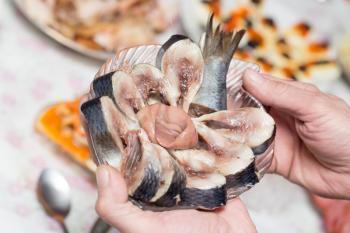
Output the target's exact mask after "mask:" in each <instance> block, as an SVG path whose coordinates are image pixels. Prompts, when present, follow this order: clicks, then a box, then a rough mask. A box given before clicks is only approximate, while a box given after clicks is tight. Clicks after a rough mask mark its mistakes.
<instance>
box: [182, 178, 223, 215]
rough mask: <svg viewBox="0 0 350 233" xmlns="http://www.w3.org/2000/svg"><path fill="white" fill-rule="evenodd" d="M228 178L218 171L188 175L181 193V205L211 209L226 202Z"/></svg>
mask: <svg viewBox="0 0 350 233" xmlns="http://www.w3.org/2000/svg"><path fill="white" fill-rule="evenodd" d="M225 184H226V179H225V177H224V176H223V175H221V174H218V173H208V174H205V175H203V176H191V175H189V174H188V175H187V184H186V188H184V189H183V190H182V192H181V194H180V197H181V202H180V203H179V205H180V206H186V207H194V208H200V209H206V210H211V209H215V208H218V207H219V206H223V205H225V204H226V201H227V196H226V188H225Z"/></svg>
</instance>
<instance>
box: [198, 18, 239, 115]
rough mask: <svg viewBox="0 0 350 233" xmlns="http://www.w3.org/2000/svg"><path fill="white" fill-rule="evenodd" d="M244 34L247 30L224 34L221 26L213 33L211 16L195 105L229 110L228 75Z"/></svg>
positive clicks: (217, 109)
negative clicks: (200, 83)
mask: <svg viewBox="0 0 350 233" xmlns="http://www.w3.org/2000/svg"><path fill="white" fill-rule="evenodd" d="M244 33H245V30H240V31H238V32H237V33H235V32H223V31H222V29H221V25H220V24H219V25H218V26H217V27H216V29H215V31H213V15H211V17H210V19H209V21H208V24H207V30H206V34H205V42H204V48H203V57H204V73H203V81H202V85H201V87H200V89H199V91H198V93H197V95H196V97H195V101H194V102H193V103H195V104H199V105H203V106H206V107H209V108H211V109H214V110H216V111H219V110H224V109H227V93H226V75H227V72H228V68H229V66H230V62H231V59H232V57H233V54H234V52H235V50H236V49H237V47H238V44H239V42H240V40H241V39H242V37H243V35H244Z"/></svg>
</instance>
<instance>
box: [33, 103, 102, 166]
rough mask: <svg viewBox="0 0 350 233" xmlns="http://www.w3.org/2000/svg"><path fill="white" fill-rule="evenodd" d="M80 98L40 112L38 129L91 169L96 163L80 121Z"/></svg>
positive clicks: (37, 123) (74, 158)
mask: <svg viewBox="0 0 350 233" xmlns="http://www.w3.org/2000/svg"><path fill="white" fill-rule="evenodd" d="M79 105H80V99H76V100H74V101H72V102H64V103H57V104H54V105H52V106H49V107H48V108H46V109H44V111H43V112H42V113H41V114H40V116H39V118H38V119H37V122H36V125H35V127H36V129H37V130H38V131H39V132H40V133H42V134H43V135H45V136H46V137H47V138H48V139H50V140H51V141H52V142H54V143H55V144H56V145H57V146H58V147H59V148H60V149H61V150H63V151H64V152H66V153H67V155H69V156H70V157H71V158H72V159H73V160H75V161H76V162H78V163H79V164H80V165H82V166H83V167H86V168H88V169H89V170H91V171H94V170H95V169H96V165H95V164H94V163H93V161H92V160H91V159H90V152H89V148H88V144H87V140H86V135H85V132H84V130H83V128H82V124H81V122H80V113H79Z"/></svg>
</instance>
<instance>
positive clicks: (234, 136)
mask: <svg viewBox="0 0 350 233" xmlns="http://www.w3.org/2000/svg"><path fill="white" fill-rule="evenodd" d="M198 120H199V121H202V122H204V123H205V124H206V125H207V126H209V127H210V128H213V129H216V130H217V131H218V132H219V133H220V134H221V135H223V136H225V137H226V138H228V139H230V140H231V141H234V142H240V143H243V144H246V145H248V146H249V147H252V148H255V147H258V146H260V145H262V144H263V143H264V142H266V141H267V140H268V139H270V138H271V137H272V135H273V132H274V128H275V122H274V120H273V119H272V117H271V116H270V115H269V114H267V113H266V112H265V111H264V110H262V109H260V108H240V109H235V110H230V111H219V112H214V113H211V114H206V115H203V116H201V117H199V118H198Z"/></svg>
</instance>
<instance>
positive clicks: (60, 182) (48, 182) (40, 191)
mask: <svg viewBox="0 0 350 233" xmlns="http://www.w3.org/2000/svg"><path fill="white" fill-rule="evenodd" d="M37 196H38V199H39V202H40V203H41V204H42V206H43V207H44V209H45V210H46V212H47V213H48V214H49V215H51V216H52V217H53V218H54V219H56V220H57V221H58V222H59V223H60V224H61V226H62V229H63V231H64V232H65V233H69V231H68V229H67V227H66V225H65V223H64V219H65V218H66V216H67V215H68V214H69V211H70V207H71V192H70V187H69V184H68V182H67V180H66V179H65V178H64V177H63V175H62V174H60V173H59V172H57V171H55V170H53V169H45V170H44V171H43V172H42V173H41V174H40V177H39V181H38V186H37Z"/></svg>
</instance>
